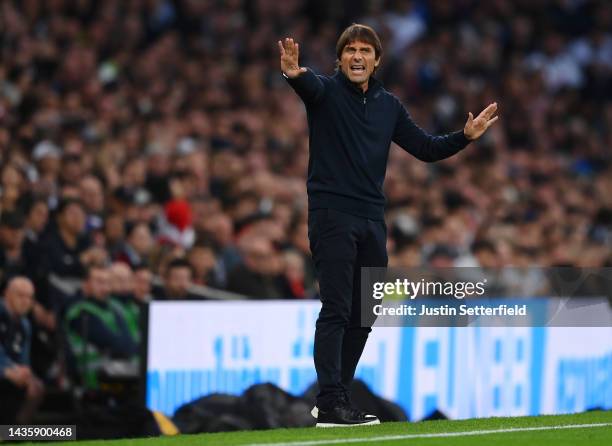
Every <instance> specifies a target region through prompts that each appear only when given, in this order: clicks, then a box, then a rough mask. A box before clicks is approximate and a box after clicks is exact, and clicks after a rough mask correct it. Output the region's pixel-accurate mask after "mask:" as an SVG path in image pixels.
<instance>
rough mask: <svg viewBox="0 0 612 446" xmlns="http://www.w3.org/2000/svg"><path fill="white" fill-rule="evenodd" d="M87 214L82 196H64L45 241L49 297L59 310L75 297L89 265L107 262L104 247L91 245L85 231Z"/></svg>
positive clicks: (45, 266)
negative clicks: (54, 223) (75, 197)
mask: <svg viewBox="0 0 612 446" xmlns="http://www.w3.org/2000/svg"><path fill="white" fill-rule="evenodd" d="M85 218H86V215H85V210H84V208H83V205H82V203H81V202H80V201H79V200H77V199H73V198H69V199H64V200H63V201H62V202H60V204H59V207H58V209H57V217H56V223H57V224H56V226H54V227H53V228H52V229H51V230H50V232H49V234H48V236H47V237H46V238H45V241H44V242H43V245H42V246H43V249H42V252H43V266H42V268H43V271H44V273H45V274H47V275H48V278H49V298H50V300H51V307H52V308H53V309H54V310H55V311H59V310H61V309H62V308H63V307H64V306H65V305H66V303H67V302H68V301H69V300H70V299H71V298H72V297H74V295H75V294H76V292H77V291H78V286H79V283H80V279H81V277H83V275H84V272H85V269H86V267H87V266H88V265H91V264H94V263H98V264H99V263H103V262H104V261H105V260H106V257H107V256H106V251H105V250H104V249H101V248H98V247H92V246H91V243H90V240H89V238H88V237H87V235H86V234H85V233H84V231H85Z"/></svg>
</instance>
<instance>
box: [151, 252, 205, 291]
mask: <svg viewBox="0 0 612 446" xmlns="http://www.w3.org/2000/svg"><path fill="white" fill-rule="evenodd" d="M192 286H193V270H192V269H191V265H189V262H188V261H187V260H185V259H183V258H176V259H174V260H172V261H170V263H168V266H167V267H166V272H165V274H164V284H163V286H160V287H155V288H154V289H153V296H154V297H155V299H200V298H202V297H203V296H198V295H196V294H194V293H192V292H191V288H192Z"/></svg>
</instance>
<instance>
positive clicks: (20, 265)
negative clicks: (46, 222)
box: [0, 211, 26, 282]
mask: <svg viewBox="0 0 612 446" xmlns="http://www.w3.org/2000/svg"><path fill="white" fill-rule="evenodd" d="M23 221H24V220H23V216H22V215H21V213H20V212H18V211H5V212H3V213H2V215H0V282H1V281H3V280H4V281H6V280H7V279H9V278H10V277H13V276H17V275H21V274H24V273H26V271H25V267H26V261H25V258H24V256H23V240H24V232H25V231H24V228H23Z"/></svg>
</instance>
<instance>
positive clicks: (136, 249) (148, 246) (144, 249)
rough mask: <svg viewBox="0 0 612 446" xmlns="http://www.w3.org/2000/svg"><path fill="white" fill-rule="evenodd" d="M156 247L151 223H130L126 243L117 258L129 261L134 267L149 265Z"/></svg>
mask: <svg viewBox="0 0 612 446" xmlns="http://www.w3.org/2000/svg"><path fill="white" fill-rule="evenodd" d="M154 248H155V245H154V240H153V237H152V235H151V229H150V228H149V225H148V224H146V223H142V222H140V223H138V222H137V223H135V224H132V225H129V227H128V230H127V240H126V243H125V244H124V248H123V249H122V250H121V252H120V253H119V254H118V255H117V256H116V259H117V260H118V261H120V262H124V263H127V264H128V265H130V266H131V267H132V268H135V267H137V266H140V265H148V264H149V263H150V261H151V254H152V252H153V249H154Z"/></svg>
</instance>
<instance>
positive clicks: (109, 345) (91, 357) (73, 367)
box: [63, 265, 138, 389]
mask: <svg viewBox="0 0 612 446" xmlns="http://www.w3.org/2000/svg"><path fill="white" fill-rule="evenodd" d="M110 292H111V274H110V271H109V270H108V268H106V267H104V266H95V265H94V266H91V267H89V269H88V270H87V276H86V279H85V282H84V283H83V287H82V294H83V298H82V299H79V300H78V301H76V302H74V303H73V304H71V305H70V306H69V307H68V309H67V310H66V314H65V317H64V321H63V325H64V330H65V334H66V336H67V344H68V345H67V347H68V349H67V350H68V355H67V356H68V358H67V359H68V366H69V371H70V373H71V375H72V376H73V378H75V379H76V380H77V382H78V383H79V384H80V385H81V386H83V387H85V388H87V389H97V388H98V387H99V381H100V378H101V376H102V375H105V374H107V373H108V370H107V367H108V365H109V364H110V363H111V362H112V361H113V360H115V359H119V360H123V361H124V362H127V363H132V364H136V363H137V362H138V344H137V343H136V342H135V341H134V339H133V338H132V334H131V332H130V327H129V324H128V321H126V319H125V318H124V316H123V315H122V314H121V313H120V312H118V311H117V310H116V308H115V306H114V305H112V304H111V302H110V297H111V296H110Z"/></svg>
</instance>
